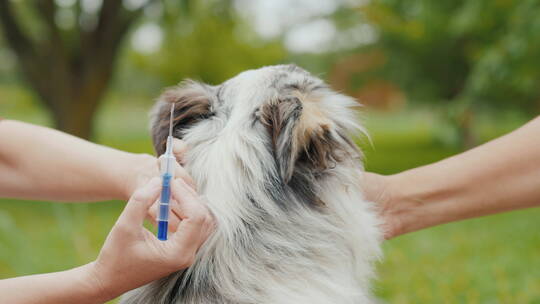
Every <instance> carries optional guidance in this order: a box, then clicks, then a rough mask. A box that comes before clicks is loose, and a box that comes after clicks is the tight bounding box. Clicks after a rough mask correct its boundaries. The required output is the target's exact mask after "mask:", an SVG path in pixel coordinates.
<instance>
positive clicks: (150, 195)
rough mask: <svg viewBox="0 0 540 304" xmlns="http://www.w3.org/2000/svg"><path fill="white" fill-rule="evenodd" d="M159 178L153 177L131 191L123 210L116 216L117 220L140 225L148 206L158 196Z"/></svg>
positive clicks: (159, 188)
mask: <svg viewBox="0 0 540 304" xmlns="http://www.w3.org/2000/svg"><path fill="white" fill-rule="evenodd" d="M160 190H161V180H160V179H159V178H157V177H154V178H152V179H151V180H150V182H148V184H146V185H145V186H143V187H142V188H139V189H138V190H136V191H135V193H133V195H132V196H131V198H130V199H129V201H128V203H127V205H126V207H125V208H124V211H122V214H121V215H120V217H119V218H118V222H120V223H123V224H125V225H137V226H138V225H141V224H142V223H143V221H144V218H145V217H146V214H147V213H148V208H150V206H151V205H152V203H153V202H155V201H156V200H157V198H158V197H159V193H160Z"/></svg>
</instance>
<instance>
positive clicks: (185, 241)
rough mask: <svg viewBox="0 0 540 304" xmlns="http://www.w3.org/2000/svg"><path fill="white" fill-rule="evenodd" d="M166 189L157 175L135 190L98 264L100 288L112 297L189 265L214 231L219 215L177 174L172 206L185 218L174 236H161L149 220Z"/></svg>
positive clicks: (172, 189)
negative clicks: (151, 228)
mask: <svg viewBox="0 0 540 304" xmlns="http://www.w3.org/2000/svg"><path fill="white" fill-rule="evenodd" d="M160 189H161V184H160V179H159V178H153V179H152V180H151V181H150V182H149V183H148V184H146V185H145V186H143V187H141V188H139V189H138V190H137V191H135V193H134V194H133V196H132V197H131V199H130V200H129V202H128V203H127V205H126V207H125V209H124V211H123V212H122V214H121V215H120V217H119V218H118V220H117V222H116V224H115V225H114V226H113V228H112V230H111V232H110V233H109V235H108V236H107V239H106V240H105V244H104V245H103V248H102V249H101V252H100V254H99V256H98V258H97V260H96V261H95V262H93V263H92V269H93V271H92V272H93V274H94V277H95V278H96V280H97V284H99V286H100V289H101V292H100V293H101V294H104V295H105V297H106V298H107V299H112V298H114V297H116V296H118V295H120V294H122V293H124V292H126V291H128V290H131V289H134V288H137V287H139V286H142V285H144V284H147V283H149V282H151V281H154V280H156V279H159V278H161V277H164V276H166V275H168V274H170V273H172V272H174V271H178V270H181V269H185V268H187V267H189V266H190V265H191V264H192V263H193V261H194V258H195V254H196V253H197V250H198V249H199V247H200V246H201V245H202V244H203V243H204V242H205V241H206V239H207V238H208V237H209V235H210V234H211V233H212V231H213V228H214V221H213V217H212V216H211V214H210V212H209V211H208V209H207V208H206V206H205V205H204V204H203V203H202V201H201V199H200V198H199V197H198V195H197V194H196V193H195V191H194V190H193V189H192V188H190V187H189V186H188V185H187V184H186V183H185V182H184V181H183V180H182V179H175V180H173V181H172V182H171V195H172V197H171V205H173V206H176V207H175V210H176V212H177V215H178V216H179V218H180V219H181V222H180V223H179V225H178V228H177V230H176V232H175V233H173V234H172V235H170V237H169V240H167V241H160V240H158V239H157V238H156V237H155V236H154V235H153V234H152V233H151V232H150V231H148V230H147V229H145V228H144V227H143V221H144V219H145V217H146V215H147V213H148V209H149V208H150V206H151V205H152V203H154V202H155V201H156V200H157V198H158V196H159V194H160Z"/></svg>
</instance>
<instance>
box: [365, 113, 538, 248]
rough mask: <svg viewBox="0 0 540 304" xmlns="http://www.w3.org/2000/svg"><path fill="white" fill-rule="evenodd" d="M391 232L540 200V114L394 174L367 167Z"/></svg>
mask: <svg viewBox="0 0 540 304" xmlns="http://www.w3.org/2000/svg"><path fill="white" fill-rule="evenodd" d="M365 183H366V185H367V187H366V192H367V197H368V199H371V200H373V201H376V202H379V203H380V204H381V212H382V217H383V219H384V221H385V226H386V227H385V228H386V230H387V231H386V237H387V238H392V237H395V236H398V235H401V234H405V233H408V232H412V231H416V230H420V229H424V228H427V227H431V226H435V225H439V224H443V223H448V222H453V221H458V220H462V219H467V218H473V217H479V216H483V215H488V214H494V213H499V212H504V211H510V210H515V209H521V208H528V207H534V206H540V118H536V119H535V120H533V121H531V122H529V123H528V124H526V125H525V126H523V127H521V128H520V129H518V130H516V131H514V132H512V133H509V134H507V135H505V136H502V137H500V138H498V139H495V140H493V141H491V142H488V143H486V144H484V145H482V146H479V147H477V148H474V149H472V150H469V151H467V152H464V153H462V154H459V155H456V156H453V157H450V158H448V159H445V160H442V161H440V162H437V163H434V164H431V165H427V166H423V167H420V168H416V169H412V170H408V171H405V172H402V173H399V174H395V175H391V176H380V175H376V174H371V173H367V174H366V180H365Z"/></svg>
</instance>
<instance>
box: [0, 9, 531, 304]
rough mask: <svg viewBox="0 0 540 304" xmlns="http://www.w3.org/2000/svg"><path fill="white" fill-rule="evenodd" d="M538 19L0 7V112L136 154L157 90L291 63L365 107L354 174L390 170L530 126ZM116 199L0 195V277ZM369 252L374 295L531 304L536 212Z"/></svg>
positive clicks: (97, 237) (64, 252) (505, 13)
mask: <svg viewBox="0 0 540 304" xmlns="http://www.w3.org/2000/svg"><path fill="white" fill-rule="evenodd" d="M539 16H540V1H532V0H521V1H520V0H496V1H493V0H492V1H487V0H456V1H442V0H441V1H428V0H416V1H398V0H385V1H369V0H362V1H361V0H357V1H354V0H325V1H311V0H290V1H287V0H251V1H250V0H228V1H218V0H201V1H189V0H175V1H173V0H170V1H167V0H163V1H157V0H124V1H112V0H104V1H100V0H80V1H77V0H54V1H53V0H36V1H13V0H11V1H10V0H0V21H1V23H0V116H2V117H5V118H10V119H18V120H22V121H27V122H31V123H36V124H41V125H47V126H51V127H57V128H59V129H61V130H64V131H66V132H69V133H72V134H75V135H78V136H81V137H84V138H88V139H90V140H92V141H95V142H98V143H101V144H105V145H108V146H111V147H115V148H118V149H123V150H127V151H131V152H145V153H152V148H151V143H150V138H149V134H148V114H147V113H148V110H149V108H150V107H151V105H152V104H153V99H154V98H155V97H156V96H158V95H159V93H160V92H161V90H162V89H163V88H164V87H166V86H171V85H174V84H176V83H177V82H179V81H180V80H182V79H183V78H186V77H190V78H194V79H198V80H202V81H205V82H209V83H213V84H217V83H220V82H222V81H223V80H225V79H227V78H229V77H232V76H234V75H235V74H237V73H239V72H241V71H243V70H246V69H251V68H257V67H260V66H263V65H271V64H278V63H289V62H294V63H297V64H299V65H301V66H302V67H304V68H305V69H307V70H309V71H311V72H313V73H314V74H316V75H319V76H320V77H322V78H323V79H325V80H327V81H328V82H329V83H330V84H331V85H332V86H333V87H334V88H336V89H337V90H340V91H343V92H345V93H347V94H349V95H351V96H354V97H356V98H358V99H359V100H360V101H361V102H362V103H363V104H365V105H366V106H365V107H364V109H363V111H362V114H361V117H360V118H361V119H362V121H364V123H365V125H366V126H367V128H368V130H369V131H370V133H371V137H372V144H369V143H359V144H360V145H361V146H362V148H363V149H364V151H365V153H366V166H367V168H368V170H371V171H374V172H379V173H384V174H391V173H396V172H400V171H402V170H406V169H409V168H413V167H416V166H420V165H423V164H428V163H431V162H434V161H437V160H440V159H443V158H445V157H447V156H449V155H452V154H455V153H459V152H460V151H463V150H465V149H468V148H470V147H473V146H475V145H478V144H481V143H482V142H485V141H487V140H489V139H491V138H494V137H497V136H499V135H501V134H504V133H507V132H509V131H511V130H513V129H515V128H517V127H518V126H520V125H522V124H524V123H525V122H526V121H528V120H530V119H531V118H533V117H535V116H537V115H538V113H539V110H540V18H539ZM0 145H1V142H0ZM59 174H61V172H59ZM495 178H496V177H495ZM486 191H489V189H486ZM122 206H123V203H122V202H117V201H112V202H100V203H92V204H59V203H54V202H33V201H19V200H13V199H3V200H0V278H8V277H13V276H19V275H27V274H34V273H42V272H51V271H59V270H63V269H67V268H70V267H74V266H77V265H80V264H82V263H86V262H89V261H91V260H93V259H94V258H95V257H96V255H97V253H98V251H99V248H100V247H101V245H102V243H103V241H104V239H105V236H106V235H107V232H108V231H109V229H110V228H111V226H112V225H113V223H114V221H115V219H116V217H117V216H118V214H119V213H120V211H121V209H122ZM384 249H385V259H384V260H383V261H382V262H381V263H380V265H379V273H380V275H379V279H378V281H377V282H376V284H375V291H376V293H377V295H378V296H379V297H380V298H381V299H382V300H383V302H388V303H540V210H538V208H536V209H530V210H523V211H517V212H511V213H507V214H500V215H496V216H489V217H485V218H479V219H474V220H468V221H463V222H459V223H453V224H447V225H443V226H440V227H435V228H432V229H428V230H426V231H421V232H416V233H413V234H410V235H406V236H402V237H399V238H397V239H394V240H391V241H388V242H386V243H385V245H384ZM0 299H1V295H0Z"/></svg>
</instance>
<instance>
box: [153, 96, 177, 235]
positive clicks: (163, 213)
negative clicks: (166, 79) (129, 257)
mask: <svg viewBox="0 0 540 304" xmlns="http://www.w3.org/2000/svg"><path fill="white" fill-rule="evenodd" d="M173 113H174V103H173V104H171V116H170V118H169V119H170V120H169V136H167V148H166V150H165V154H163V155H161V156H160V157H159V160H160V162H161V178H162V184H161V197H160V200H159V215H158V218H157V222H158V233H157V237H158V239H160V240H162V241H165V240H167V230H168V227H169V202H170V200H171V180H172V179H173V178H174V162H176V158H175V157H174V155H173V152H172V149H173V147H172V145H173V143H172V141H173V137H172V126H173V124H172V122H173Z"/></svg>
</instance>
